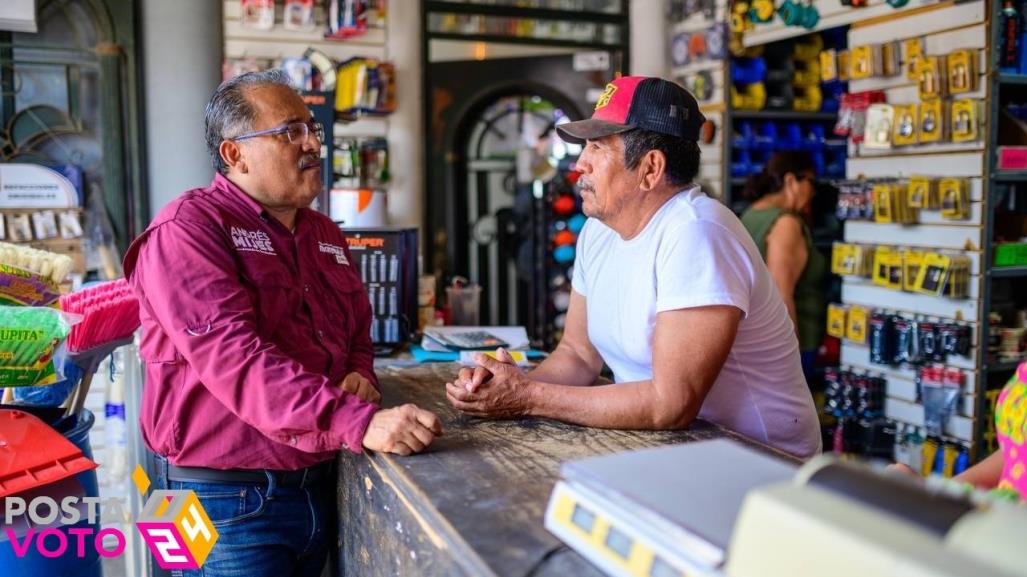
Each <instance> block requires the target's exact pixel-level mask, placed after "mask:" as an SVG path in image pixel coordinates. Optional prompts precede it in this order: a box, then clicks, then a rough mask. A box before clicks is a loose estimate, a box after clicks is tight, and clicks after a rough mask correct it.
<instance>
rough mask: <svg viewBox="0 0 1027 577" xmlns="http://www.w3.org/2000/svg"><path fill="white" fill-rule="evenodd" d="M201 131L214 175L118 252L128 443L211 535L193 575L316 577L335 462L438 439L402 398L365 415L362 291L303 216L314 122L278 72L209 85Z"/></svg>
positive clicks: (330, 228) (315, 170)
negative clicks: (133, 377) (137, 306)
mask: <svg viewBox="0 0 1027 577" xmlns="http://www.w3.org/2000/svg"><path fill="white" fill-rule="evenodd" d="M205 123H206V141H207V148H208V150H209V152H210V155H211V160H212V162H213V164H214V167H215V169H216V170H217V174H216V175H215V177H214V181H213V182H212V183H211V185H210V186H209V187H207V188H203V189H195V190H190V191H188V192H186V193H185V194H183V195H182V196H180V197H179V198H177V199H176V200H174V201H173V202H171V203H170V204H169V205H168V206H166V207H165V208H164V209H163V210H161V212H160V214H158V215H157V217H156V218H155V219H154V220H153V222H152V223H151V224H150V226H149V228H147V230H146V231H145V232H144V233H143V234H142V235H140V236H139V237H138V238H137V239H136V240H135V241H134V242H133V243H132V246H131V247H130V248H129V250H128V253H127V254H126V256H125V274H126V276H127V277H128V279H129V281H130V282H131V284H132V286H133V287H134V289H135V291H136V292H137V294H138V296H139V298H140V301H141V303H142V307H141V312H140V316H141V318H142V323H143V339H142V346H141V356H142V357H143V359H144V361H145V363H146V386H145V390H144V393H143V406H142V411H141V416H140V421H141V426H142V432H143V438H144V440H145V442H146V444H147V446H148V447H149V448H150V450H152V451H153V452H154V453H156V455H157V458H158V463H159V466H158V468H159V472H158V473H159V474H158V477H159V479H160V480H159V482H160V483H161V486H162V487H163V488H170V489H191V490H193V491H195V492H196V494H197V496H198V497H199V499H200V501H201V503H202V504H203V506H204V509H205V510H206V512H207V514H208V515H209V516H210V518H211V521H212V522H213V524H214V526H215V527H216V528H217V531H218V534H219V537H218V541H217V543H216V544H215V546H214V549H213V551H212V552H211V554H210V556H209V557H208V558H207V560H206V562H205V564H204V566H203V575H206V576H211V575H229V574H231V575H235V574H238V573H237V572H239V571H245V572H246V574H247V575H248V576H250V577H258V576H262V575H269V576H270V575H274V576H279V575H319V574H320V572H321V569H322V567H323V566H324V563H325V559H326V556H327V553H328V548H329V547H334V546H335V543H336V541H335V539H334V537H333V535H334V533H335V523H334V521H333V519H334V513H335V507H334V503H335V501H334V495H335V490H334V489H335V482H334V475H332V473H331V467H330V465H331V463H332V461H333V457H334V456H335V454H336V452H337V451H339V450H340V449H346V450H350V451H353V452H360V451H362V450H363V449H365V448H366V449H368V450H371V451H385V452H392V453H399V454H402V455H408V454H410V453H416V452H418V451H421V450H423V449H424V448H425V447H427V446H428V445H429V444H430V443H431V442H432V440H433V439H434V438H435V437H436V436H437V435H440V434H441V433H442V429H441V427H440V425H439V421H438V419H437V418H436V416H435V415H433V414H432V413H430V412H428V411H424V410H421V409H419V408H417V407H415V406H413V405H405V406H402V407H397V408H393V409H382V408H380V407H379V406H378V405H377V402H378V400H379V398H380V395H379V394H378V390H377V378H376V377H375V374H374V370H373V368H372V361H373V349H372V346H371V339H370V330H369V328H370V321H371V310H370V304H369V302H368V299H367V295H366V293H365V292H364V289H363V286H362V285H361V283H360V276H359V274H358V273H357V271H355V270H354V267H353V259H352V257H351V256H350V252H349V249H348V248H347V246H346V241H345V238H344V237H343V235H342V233H341V232H340V231H339V228H338V227H337V226H336V225H335V224H334V223H332V222H331V220H329V219H328V218H327V217H325V216H323V215H321V214H319V213H317V212H316V211H313V210H310V209H309V208H307V207H308V205H309V204H310V203H311V202H312V201H313V200H314V198H316V197H317V194H318V193H319V192H320V190H321V174H320V173H321V168H320V167H321V164H320V159H319V151H320V147H321V143H320V140H321V138H323V136H324V134H323V128H322V127H321V126H320V125H319V124H317V123H315V122H314V121H313V120H312V117H311V113H310V111H309V110H308V109H307V107H306V106H305V105H304V104H303V101H302V99H300V97H299V95H298V94H297V93H296V92H295V91H294V90H293V89H292V88H291V87H290V86H289V84H288V77H287V76H286V75H285V74H284V73H283V72H281V71H268V72H261V73H250V74H245V75H242V76H240V77H238V78H235V79H233V80H229V81H227V82H225V83H224V84H222V85H221V86H220V87H219V88H218V89H217V91H215V93H214V95H213V96H212V97H211V99H210V102H209V103H208V104H207V108H206V118H205ZM185 574H187V575H188V574H191V573H190V572H186V573H185ZM196 574H199V573H198V572H197V573H196Z"/></svg>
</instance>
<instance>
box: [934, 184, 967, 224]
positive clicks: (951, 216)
mask: <svg viewBox="0 0 1027 577" xmlns="http://www.w3.org/2000/svg"><path fill="white" fill-rule="evenodd" d="M967 188H968V187H967V183H966V180H965V179H962V178H943V179H941V180H940V181H939V182H938V196H939V197H941V216H942V218H945V219H948V220H964V219H966V218H969V217H970V194H969V192H968V191H967Z"/></svg>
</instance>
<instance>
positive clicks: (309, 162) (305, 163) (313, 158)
mask: <svg viewBox="0 0 1027 577" xmlns="http://www.w3.org/2000/svg"><path fill="white" fill-rule="evenodd" d="M320 165H321V157H320V156H318V155H314V154H304V155H303V158H301V159H300V169H304V168H307V167H309V166H320Z"/></svg>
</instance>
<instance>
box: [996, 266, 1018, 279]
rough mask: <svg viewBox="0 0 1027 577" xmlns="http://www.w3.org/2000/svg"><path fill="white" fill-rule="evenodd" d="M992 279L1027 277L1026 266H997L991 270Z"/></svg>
mask: <svg viewBox="0 0 1027 577" xmlns="http://www.w3.org/2000/svg"><path fill="white" fill-rule="evenodd" d="M991 276H992V277H993V278H1020V277H1027V266H997V267H994V268H992V269H991Z"/></svg>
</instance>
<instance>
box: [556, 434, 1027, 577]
mask: <svg viewBox="0 0 1027 577" xmlns="http://www.w3.org/2000/svg"><path fill="white" fill-rule="evenodd" d="M561 473H562V475H563V479H562V480H561V481H559V482H558V483H557V484H556V487H555V488H554V489H553V493H552V496H551V497H550V500H549V506H548V508H547V510H546V518H545V526H546V528H547V529H549V531H551V532H552V533H553V534H555V535H556V536H557V537H559V538H560V539H562V540H563V541H564V542H565V543H566V544H567V545H568V546H570V547H571V548H572V549H574V550H575V551H576V552H578V553H579V554H581V555H582V556H584V557H585V558H587V559H588V560H589V561H591V562H592V563H593V564H595V565H596V566H597V567H599V568H600V569H602V570H603V571H605V572H606V573H607V574H609V575H612V576H615V577H710V576H718V577H824V576H827V575H830V576H831V577H867V576H868V575H875V576H876V575H881V576H901V577H961V576H971V575H972V576H973V577H985V576H987V577H1000V576H1006V577H1008V576H1021V577H1027V563H1024V562H1023V561H1022V559H1023V555H1022V550H1023V543H1025V542H1027V509H1025V508H1024V507H1022V506H1018V505H1016V504H1012V503H1005V502H996V501H993V500H990V499H985V498H983V494H973V495H970V496H968V495H966V494H965V492H964V491H963V489H962V488H960V487H955V488H954V487H953V485H952V483H950V482H949V483H946V482H945V480H939V481H937V482H931V481H929V482H927V483H923V482H920V481H919V480H917V479H912V478H906V477H904V476H902V475H901V474H897V473H886V472H883V471H881V470H875V469H873V468H871V467H868V466H866V465H864V464H859V463H851V462H846V461H840V460H838V459H837V458H835V457H833V456H828V455H821V456H818V457H816V458H814V459H813V460H811V461H810V462H809V463H807V464H806V465H804V466H802V467H801V468H800V467H797V466H796V465H794V464H792V463H789V462H785V461H782V460H779V459H776V458H774V457H772V456H768V455H766V454H764V453H760V452H757V451H755V450H753V449H750V448H748V447H746V446H744V445H741V444H739V443H736V442H734V441H729V440H715V441H705V442H699V443H689V444H685V445H678V446H670V447H660V448H655V449H644V450H641V451H635V452H628V453H621V454H614V455H606V456H601V457H593V458H589V459H584V460H581V461H573V462H569V463H566V464H564V466H563V467H562V469H561Z"/></svg>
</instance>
